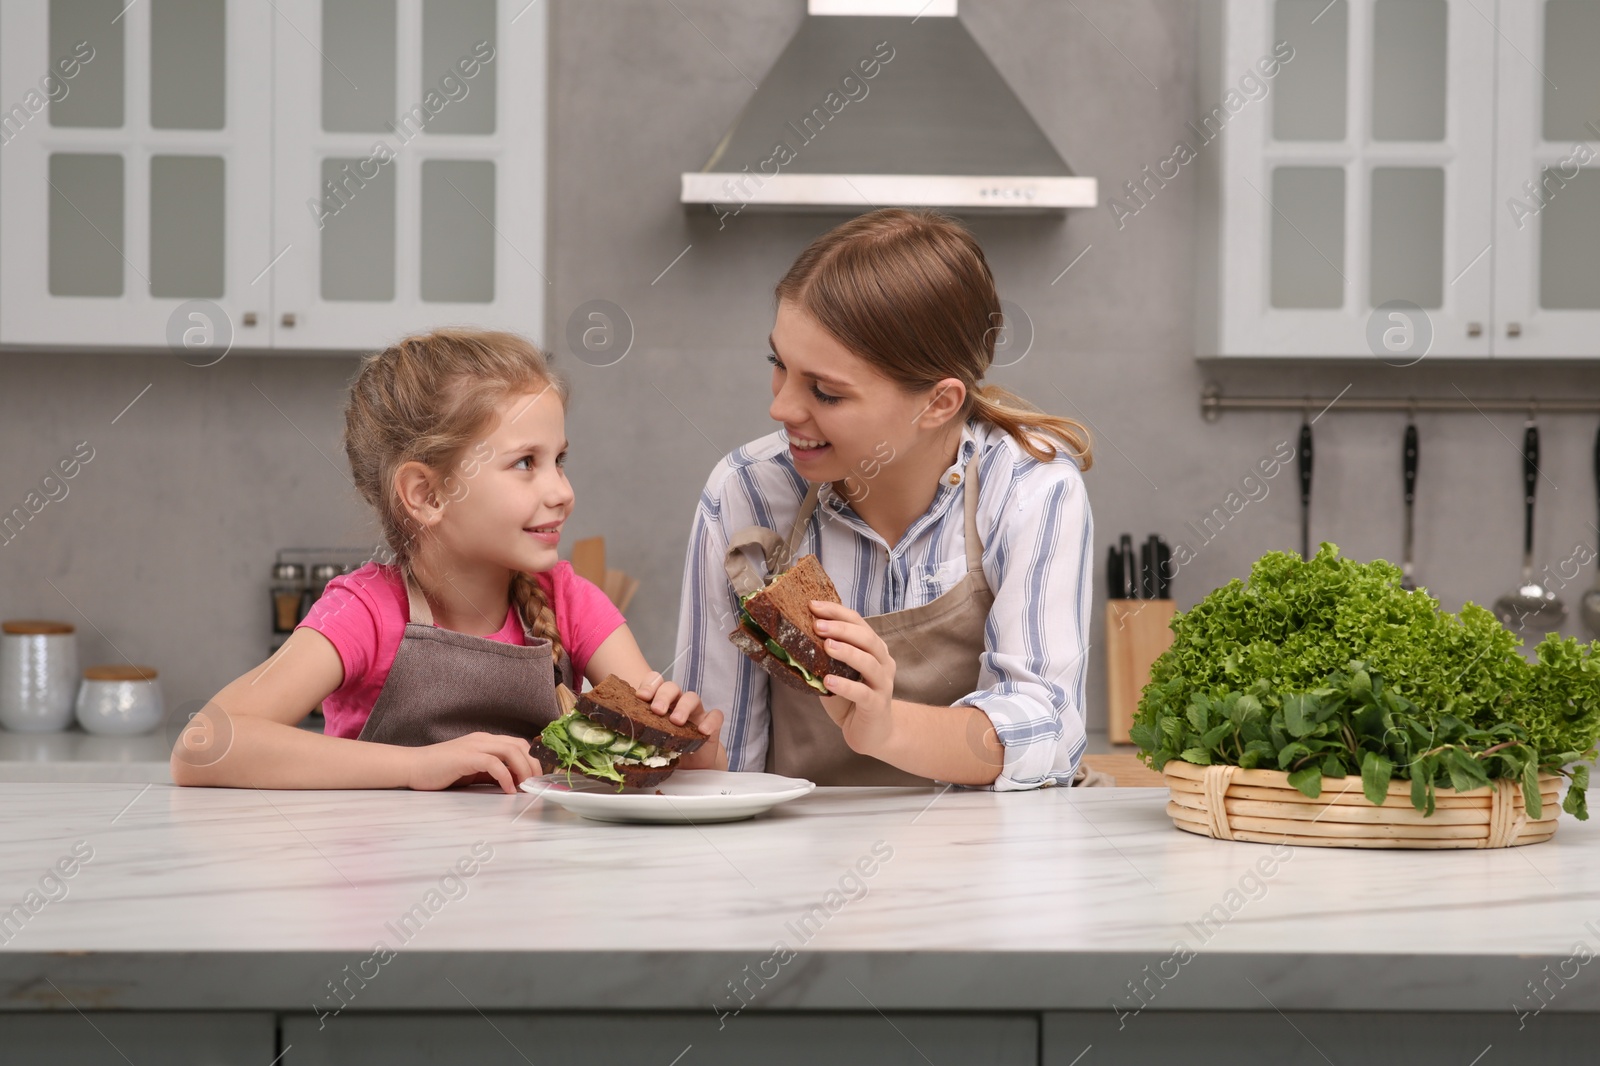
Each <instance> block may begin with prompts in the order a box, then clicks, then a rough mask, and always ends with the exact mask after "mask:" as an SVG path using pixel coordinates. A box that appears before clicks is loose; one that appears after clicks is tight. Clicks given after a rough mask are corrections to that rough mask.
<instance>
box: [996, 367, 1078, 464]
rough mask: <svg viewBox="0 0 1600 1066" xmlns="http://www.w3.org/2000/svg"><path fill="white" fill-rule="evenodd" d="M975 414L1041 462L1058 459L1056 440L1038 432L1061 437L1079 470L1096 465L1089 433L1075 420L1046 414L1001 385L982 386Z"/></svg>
mask: <svg viewBox="0 0 1600 1066" xmlns="http://www.w3.org/2000/svg"><path fill="white" fill-rule="evenodd" d="M970 395H971V404H972V413H973V414H975V415H977V416H978V417H979V418H981V419H984V420H985V421H987V422H991V423H993V424H994V425H996V426H999V427H1000V428H1001V429H1003V430H1005V431H1006V432H1007V433H1009V434H1011V437H1012V439H1013V440H1015V441H1016V442H1017V446H1018V447H1020V448H1021V449H1022V450H1023V451H1025V452H1027V453H1028V454H1029V455H1031V456H1033V457H1034V458H1035V459H1037V460H1039V461H1040V462H1041V463H1048V462H1050V461H1051V460H1052V459H1054V458H1055V456H1056V452H1057V451H1058V450H1059V448H1058V446H1057V445H1056V444H1055V442H1054V441H1050V440H1044V439H1041V438H1040V436H1039V435H1038V433H1035V432H1030V430H1032V431H1039V432H1042V433H1046V434H1049V435H1050V436H1052V437H1056V438H1058V439H1059V440H1060V441H1061V442H1062V444H1063V445H1065V447H1066V452H1067V454H1068V455H1070V456H1071V457H1072V460H1073V462H1075V463H1077V464H1078V469H1079V470H1088V469H1089V468H1090V467H1091V466H1093V465H1094V456H1093V454H1092V453H1091V451H1090V446H1089V445H1090V437H1089V430H1088V429H1087V428H1086V427H1085V426H1084V425H1083V424H1082V423H1080V422H1078V421H1077V420H1076V419H1071V418H1067V417H1065V416H1063V415H1051V414H1045V413H1044V412H1043V411H1040V410H1039V409H1038V408H1037V407H1034V406H1033V405H1032V404H1030V403H1029V402H1028V401H1027V400H1024V399H1023V398H1022V397H1020V396H1018V395H1017V394H1016V393H1014V392H1012V391H1010V390H1009V389H1005V388H1002V387H1001V386H999V385H979V386H978V387H977V389H975V390H974V391H973V392H972V393H971V394H970Z"/></svg>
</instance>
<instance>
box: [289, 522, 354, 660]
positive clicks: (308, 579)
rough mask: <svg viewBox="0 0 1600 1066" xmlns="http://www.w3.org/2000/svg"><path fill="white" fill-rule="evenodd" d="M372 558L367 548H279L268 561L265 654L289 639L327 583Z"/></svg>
mask: <svg viewBox="0 0 1600 1066" xmlns="http://www.w3.org/2000/svg"><path fill="white" fill-rule="evenodd" d="M375 558H376V556H375V555H374V552H373V549H372V548H370V547H361V548H351V547H344V548H280V549H278V553H277V555H276V556H275V557H274V558H273V561H272V581H271V584H270V585H269V587H268V590H267V599H268V607H269V609H268V615H267V621H268V631H269V632H270V634H271V637H270V640H269V642H268V647H267V651H268V654H274V653H276V652H277V650H278V649H279V648H281V647H282V646H283V642H284V641H286V640H288V639H289V634H290V633H292V632H294V627H295V626H296V625H298V624H299V623H300V620H301V619H303V618H304V617H305V616H306V612H307V611H309V610H310V609H311V605H312V604H313V603H315V602H316V601H317V597H318V596H320V595H321V594H322V589H323V587H324V586H326V585H327V583H328V581H330V580H331V579H332V578H334V577H337V576H338V575H340V574H348V573H350V572H351V571H352V570H356V569H358V568H360V567H361V566H363V565H365V564H366V563H368V562H370V561H373V560H374V559H375Z"/></svg>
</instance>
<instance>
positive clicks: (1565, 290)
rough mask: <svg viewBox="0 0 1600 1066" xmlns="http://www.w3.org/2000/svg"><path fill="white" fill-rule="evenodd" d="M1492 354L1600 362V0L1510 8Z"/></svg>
mask: <svg viewBox="0 0 1600 1066" xmlns="http://www.w3.org/2000/svg"><path fill="white" fill-rule="evenodd" d="M1499 28H1500V32H1501V33H1502V34H1503V38H1502V40H1501V42H1500V58H1499V63H1498V64H1497V69H1498V72H1499V89H1498V95H1499V113H1498V124H1497V127H1496V128H1497V133H1496V136H1497V138H1498V141H1499V150H1498V153H1497V154H1498V160H1497V169H1496V178H1497V190H1496V192H1497V195H1496V197H1495V248H1494V257H1495V262H1494V277H1495V288H1494V303H1495V314H1494V319H1495V340H1494V352H1495V355H1497V356H1500V355H1506V356H1518V355H1521V356H1539V357H1552V356H1573V355H1588V356H1593V355H1596V354H1600V65H1597V64H1596V62H1595V55H1596V53H1597V52H1600V3H1595V2H1594V0H1538V2H1530V0H1515V2H1508V0H1502V2H1501V4H1500V20H1499Z"/></svg>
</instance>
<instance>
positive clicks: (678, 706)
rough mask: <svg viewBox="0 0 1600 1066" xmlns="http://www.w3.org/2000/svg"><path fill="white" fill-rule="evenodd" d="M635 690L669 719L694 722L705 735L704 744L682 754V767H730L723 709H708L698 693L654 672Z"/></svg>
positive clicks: (657, 711)
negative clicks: (724, 749) (689, 690)
mask: <svg viewBox="0 0 1600 1066" xmlns="http://www.w3.org/2000/svg"><path fill="white" fill-rule="evenodd" d="M633 691H634V693H635V694H636V695H637V696H638V697H639V698H640V699H642V700H648V701H649V703H650V709H651V710H652V711H654V712H656V713H657V714H664V715H666V716H667V719H668V720H669V721H672V722H676V723H677V724H678V725H684V724H689V725H692V726H694V727H695V728H696V729H698V730H700V732H701V733H702V734H704V735H705V737H706V742H705V743H704V744H702V745H700V747H699V748H698V749H696V750H695V751H693V752H691V753H690V754H688V755H684V756H680V757H679V759H678V766H679V768H680V769H684V770H726V769H727V768H728V755H727V752H725V751H723V750H722V739H721V732H722V712H721V711H708V710H706V709H705V708H704V707H703V706H701V704H700V697H699V695H698V694H696V693H693V692H685V691H684V690H683V689H681V688H679V687H678V686H677V685H675V684H673V683H672V682H671V681H667V680H664V679H663V678H662V676H661V675H660V674H658V673H654V672H652V673H651V674H650V675H649V676H648V677H646V678H645V679H644V682H643V683H642V684H640V685H639V686H638V687H637V688H635V689H634V690H633Z"/></svg>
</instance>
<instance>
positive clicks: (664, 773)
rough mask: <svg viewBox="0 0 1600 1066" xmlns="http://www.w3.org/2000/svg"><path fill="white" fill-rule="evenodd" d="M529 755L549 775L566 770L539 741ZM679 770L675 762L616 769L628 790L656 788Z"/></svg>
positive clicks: (586, 773)
mask: <svg viewBox="0 0 1600 1066" xmlns="http://www.w3.org/2000/svg"><path fill="white" fill-rule="evenodd" d="M528 754H530V755H532V756H533V757H534V758H535V759H537V760H539V769H541V770H543V771H544V772H545V773H547V774H559V773H562V772H563V770H564V768H563V767H562V765H561V760H560V759H558V758H557V757H556V753H555V752H553V751H551V750H550V749H549V748H547V747H545V746H544V745H543V744H541V743H539V742H538V741H537V740H536V741H534V742H533V743H532V744H531V745H530V746H529V751H528ZM677 768H678V767H677V764H676V762H674V763H672V764H669V765H667V766H643V765H640V766H618V767H616V768H615V769H616V771H617V772H618V773H620V774H621V775H622V783H623V785H624V786H625V787H627V788H654V787H655V786H657V785H659V784H661V782H663V781H665V780H666V779H667V778H669V777H671V776H672V773H673V771H674V770H676V769H677ZM571 769H572V770H574V771H576V772H577V773H579V774H582V775H583V776H584V777H592V778H594V779H595V780H596V781H604V782H606V783H607V784H610V785H614V784H616V782H615V781H612V780H611V779H610V778H608V777H600V776H599V775H598V774H591V773H589V771H587V770H585V769H584V768H583V767H582V766H574V767H572V768H571Z"/></svg>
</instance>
